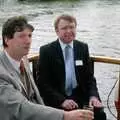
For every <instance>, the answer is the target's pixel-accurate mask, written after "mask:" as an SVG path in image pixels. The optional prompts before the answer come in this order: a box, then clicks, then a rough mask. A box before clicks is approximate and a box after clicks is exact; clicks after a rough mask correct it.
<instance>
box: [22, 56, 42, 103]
mask: <svg viewBox="0 0 120 120" xmlns="http://www.w3.org/2000/svg"><path fill="white" fill-rule="evenodd" d="M23 64H24V67H25V71H26V73H27V77H28V79H29V82H30V83H31V84H32V87H33V90H34V92H35V94H36V97H37V100H38V102H39V103H40V104H44V103H43V100H42V99H41V97H40V94H39V91H38V89H37V87H36V85H35V82H34V78H33V75H32V73H31V70H30V67H29V61H28V59H27V56H24V57H23Z"/></svg>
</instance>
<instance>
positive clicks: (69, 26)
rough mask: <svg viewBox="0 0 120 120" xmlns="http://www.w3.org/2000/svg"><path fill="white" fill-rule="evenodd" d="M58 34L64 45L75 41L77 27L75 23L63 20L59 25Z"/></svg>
mask: <svg viewBox="0 0 120 120" xmlns="http://www.w3.org/2000/svg"><path fill="white" fill-rule="evenodd" d="M56 33H57V35H58V37H59V38H60V40H62V41H63V42H64V43H69V42H71V41H72V40H74V39H75V36H76V25H75V23H74V22H69V21H67V20H63V19H61V20H60V21H59V23H58V27H57V29H56Z"/></svg>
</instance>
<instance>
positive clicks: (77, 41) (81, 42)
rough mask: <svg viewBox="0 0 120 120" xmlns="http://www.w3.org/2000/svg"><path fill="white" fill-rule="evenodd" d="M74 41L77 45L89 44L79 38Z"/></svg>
mask: <svg viewBox="0 0 120 120" xmlns="http://www.w3.org/2000/svg"><path fill="white" fill-rule="evenodd" d="M74 43H75V44H76V45H81V46H86V45H87V43H86V42H83V41H79V40H74Z"/></svg>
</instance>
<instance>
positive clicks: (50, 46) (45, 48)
mask: <svg viewBox="0 0 120 120" xmlns="http://www.w3.org/2000/svg"><path fill="white" fill-rule="evenodd" d="M57 44H58V41H57V40H56V41H53V42H50V43H48V44H45V45H43V46H41V47H40V49H44V50H49V49H52V48H54V47H56V46H57Z"/></svg>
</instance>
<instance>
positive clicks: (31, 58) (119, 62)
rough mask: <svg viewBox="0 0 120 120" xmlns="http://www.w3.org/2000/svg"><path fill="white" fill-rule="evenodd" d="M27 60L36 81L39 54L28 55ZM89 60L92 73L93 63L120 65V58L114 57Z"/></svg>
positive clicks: (94, 57) (96, 57)
mask: <svg viewBox="0 0 120 120" xmlns="http://www.w3.org/2000/svg"><path fill="white" fill-rule="evenodd" d="M28 58H29V62H31V63H32V72H33V77H34V79H35V80H36V69H37V62H38V58H39V54H36V53H34V54H29V55H28ZM90 60H91V65H92V69H93V71H94V63H95V62H100V63H109V64H117V65H120V58H115V57H108V56H93V55H91V56H90Z"/></svg>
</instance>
